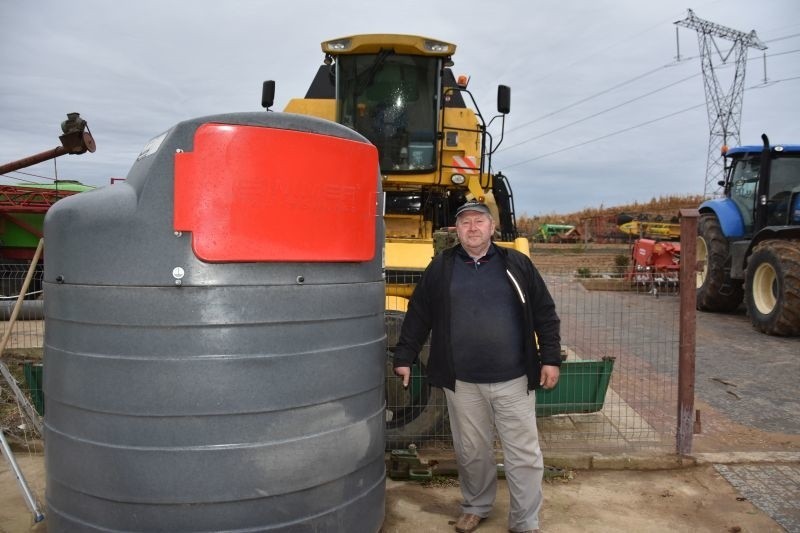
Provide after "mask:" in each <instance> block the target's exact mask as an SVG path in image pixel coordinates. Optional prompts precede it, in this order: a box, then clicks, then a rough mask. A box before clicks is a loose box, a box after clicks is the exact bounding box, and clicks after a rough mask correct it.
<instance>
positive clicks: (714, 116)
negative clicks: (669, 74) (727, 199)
mask: <svg viewBox="0 0 800 533" xmlns="http://www.w3.org/2000/svg"><path fill="white" fill-rule="evenodd" d="M688 11H689V14H688V16H687V17H686V18H685V19H683V20H679V21H676V22H675V24H676V25H678V26H683V27H685V28H689V29H692V30H696V31H697V39H698V43H699V48H700V58H701V69H702V71H703V85H704V86H705V91H706V109H707V111H708V125H709V128H710V135H709V139H708V159H707V161H706V182H705V187H704V189H703V194H704V195H706V196H710V195H713V194H716V193H718V192H719V189H720V188H719V185H718V184H717V182H718V181H719V180H720V179H722V177H723V172H724V162H723V158H722V157H720V153H721V150H722V147H723V146H729V144H728V143H729V142H730V141H732V142H733V144H734V145H738V144H740V138H739V123H740V121H741V117H742V100H743V96H744V74H745V68H746V66H747V49H748V48H751V47H752V48H758V49H759V50H766V49H767V47H766V45H764V43H762V42H761V41H760V40H759V38H758V36H757V35H756V31H755V30H752V31H750V33H744V32H741V31H738V30H734V29H731V28H727V27H725V26H720V25H719V24H715V23H713V22H709V21H707V20H703V19H701V18H699V17H697V16H696V15H695V14H694V12H693V11H692V10H691V9H689V10H688ZM675 31H676V34H677V31H678V28H675ZM715 38H720V39H727V40H730V41H733V45H732V46H731V48H730V50H728V51H727V52H725V53H723V52H722V51H721V50H720V48H719V46H718V45H717V42H716V41H715ZM714 52H716V55H717V56H719V59H720V60H721V64H726V63H727V62H728V60H729V59H730V57H731V55H733V56H734V74H733V81H732V82H731V85H730V87H729V88H728V90H727V92H726V91H725V89H724V88H723V87H722V85H721V83H720V81H719V79H718V78H717V72H716V70H715V69H714V58H715V54H714ZM678 59H679V60H680V50H679V51H678Z"/></svg>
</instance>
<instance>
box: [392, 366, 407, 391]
mask: <svg viewBox="0 0 800 533" xmlns="http://www.w3.org/2000/svg"><path fill="white" fill-rule="evenodd" d="M394 373H395V374H397V375H398V376H399V377H401V378H403V388H404V389H407V388H408V382H409V381H410V380H411V367H410V366H397V367H395V368H394Z"/></svg>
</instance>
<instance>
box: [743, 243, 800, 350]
mask: <svg viewBox="0 0 800 533" xmlns="http://www.w3.org/2000/svg"><path fill="white" fill-rule="evenodd" d="M745 287H746V297H745V301H746V303H747V314H748V315H749V316H750V321H751V322H752V324H753V327H755V328H756V329H758V330H759V331H761V332H762V333H766V334H768V335H782V336H791V335H800V241H799V240H785V241H780V240H769V241H764V242H761V243H759V244H758V245H756V247H755V248H753V254H752V255H751V256H750V258H749V260H748V262H747V276H746V281H745Z"/></svg>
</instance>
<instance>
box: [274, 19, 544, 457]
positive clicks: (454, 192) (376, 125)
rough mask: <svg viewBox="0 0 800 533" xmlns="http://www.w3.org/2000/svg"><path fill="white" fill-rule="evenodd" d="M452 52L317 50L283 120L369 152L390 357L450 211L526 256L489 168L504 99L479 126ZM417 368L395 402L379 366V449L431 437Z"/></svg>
mask: <svg viewBox="0 0 800 533" xmlns="http://www.w3.org/2000/svg"><path fill="white" fill-rule="evenodd" d="M455 51H456V46H455V45H454V44H451V43H446V42H442V41H438V40H434V39H429V38H426V37H419V36H413V35H394V34H369V35H353V36H350V37H343V38H340V39H334V40H331V41H325V42H323V43H322V52H323V54H324V59H323V64H322V65H321V66H320V67H319V69H318V71H317V73H316V76H315V77H314V79H313V81H312V82H311V85H310V87H309V89H308V91H307V92H306V95H305V97H303V98H295V99H292V100H291V101H290V102H289V103H288V104H287V106H286V108H285V110H284V111H286V112H289V113H299V114H304V115H313V116H316V117H319V118H323V119H327V120H331V121H334V122H338V123H340V124H343V125H345V126H348V127H350V128H352V129H354V130H355V131H357V132H358V133H360V134H362V135H363V136H364V137H366V138H367V139H369V141H370V142H372V143H373V144H374V145H375V146H376V147H377V149H378V154H379V160H380V172H381V175H382V176H383V190H384V192H385V213H384V222H385V228H386V246H385V268H386V329H387V337H388V345H389V352H390V354H389V355H390V356H391V351H392V349H393V346H394V344H395V343H396V342H397V335H398V333H399V326H400V324H401V323H402V320H403V318H404V314H405V313H404V312H405V310H406V308H407V305H408V298H409V297H410V295H411V292H412V291H413V287H414V284H415V282H416V281H417V280H418V279H419V277H420V275H421V273H422V271H423V270H424V269H425V268H426V267H427V266H428V263H429V262H430V260H431V258H432V257H433V256H434V255H435V254H436V253H438V252H439V251H440V250H441V249H443V248H444V247H446V246H450V245H452V244H454V243H455V232H454V231H453V230H452V226H453V225H454V224H455V212H456V209H458V207H459V206H460V205H462V204H463V203H464V202H466V201H468V200H472V199H475V200H478V201H481V202H485V203H486V204H487V205H488V206H489V208H490V209H491V210H492V212H493V214H494V216H495V219H496V221H497V224H498V234H497V235H496V238H495V242H496V243H497V244H499V245H501V246H508V247H513V248H516V249H518V250H520V251H522V252H523V253H525V254H527V255H530V249H529V245H528V241H527V239H525V238H520V237H519V236H518V234H517V228H516V220H515V217H514V202H513V197H512V193H511V188H510V186H509V184H508V181H507V180H506V177H505V176H504V175H503V174H502V173H499V172H497V173H495V172H493V170H492V164H491V156H492V153H493V151H494V150H496V149H497V147H498V146H499V144H500V142H502V134H503V126H504V125H505V115H506V114H507V113H508V112H509V110H510V96H511V90H510V89H509V88H508V87H506V86H503V85H500V86H499V87H498V90H497V113H498V115H496V116H495V117H493V118H492V119H490V120H489V121H488V122H487V121H486V120H485V119H484V117H483V116H482V115H481V113H480V111H479V109H478V106H477V105H476V103H475V100H474V98H473V96H472V94H471V93H470V91H469V90H468V89H467V85H468V77H466V76H458V78H456V76H454V74H453V72H452V70H451V68H450V67H452V66H453V59H452V58H453V54H454V53H455ZM273 96H274V83H273V82H265V84H264V94H263V95H262V104H263V105H264V106H265V107H267V108H269V106H271V105H272V101H273ZM468 104H469V105H468ZM495 118H500V119H501V123H502V126H501V127H500V137H499V140H498V141H496V142H495V140H494V138H493V137H492V135H491V134H490V133H489V130H488V127H489V125H490V124H491V122H492V120H494V119H495ZM309 156H311V154H309ZM320 171H321V172H324V162H320ZM426 362H427V357H426V353H425V351H423V354H422V355H421V357H420V363H419V364H418V365H415V368H414V370H413V374H412V377H413V379H412V381H411V386H410V387H409V390H408V391H403V390H402V388H401V387H399V386H398V382H397V380H396V379H394V378H393V374H392V372H391V363H390V361H387V376H388V377H387V386H386V393H387V446H388V447H400V446H405V445H406V444H408V443H409V442H412V441H419V440H422V439H424V438H434V437H435V436H436V435H437V434H440V433H441V431H442V430H443V425H444V417H445V409H444V408H443V404H444V398H443V396H442V393H441V390H440V389H432V388H430V387H427V385H426V384H425V380H424V375H425V364H426Z"/></svg>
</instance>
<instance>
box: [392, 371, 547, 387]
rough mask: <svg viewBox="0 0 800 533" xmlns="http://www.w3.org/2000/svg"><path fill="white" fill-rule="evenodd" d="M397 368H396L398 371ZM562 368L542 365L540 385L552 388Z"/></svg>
mask: <svg viewBox="0 0 800 533" xmlns="http://www.w3.org/2000/svg"><path fill="white" fill-rule="evenodd" d="M397 370H398V369H397V368H395V369H394V371H395V372H397ZM560 371H561V369H560V368H558V367H557V366H553V365H543V366H542V376H541V378H540V379H539V385H541V386H542V387H544V388H545V389H552V388H553V387H555V386H556V385H557V384H558V376H559V373H560Z"/></svg>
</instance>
